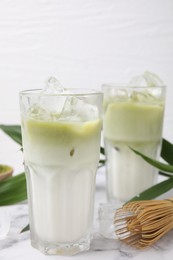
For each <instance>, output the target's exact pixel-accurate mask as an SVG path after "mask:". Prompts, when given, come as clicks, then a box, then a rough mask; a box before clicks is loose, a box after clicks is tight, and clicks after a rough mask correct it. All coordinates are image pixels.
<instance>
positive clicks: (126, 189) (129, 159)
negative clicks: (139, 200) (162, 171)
mask: <svg viewBox="0 0 173 260" xmlns="http://www.w3.org/2000/svg"><path fill="white" fill-rule="evenodd" d="M103 92H104V116H103V129H104V142H105V150H106V157H107V163H106V174H107V197H108V200H109V201H114V200H116V199H118V200H120V201H127V200H129V199H131V198H132V197H133V196H136V195H138V194H139V193H140V192H142V191H144V190H145V189H147V188H149V187H150V186H152V185H153V184H155V183H156V181H157V175H158V171H157V169H155V168H154V167H152V166H150V165H149V164H148V163H146V162H145V161H144V160H143V159H142V158H141V157H139V156H138V155H136V154H135V153H134V152H133V151H132V150H131V148H133V149H135V150H137V151H139V152H141V153H143V154H145V155H147V156H149V157H151V158H153V159H158V157H159V155H160V150H161V139H162V126H163V115H164V99H165V88H164V87H162V86H158V87H157V86H151V87H148V86H144V87H142V86H124V87H123V86H121V87H119V86H116V85H114V84H112V85H111V84H110V85H104V86H103Z"/></svg>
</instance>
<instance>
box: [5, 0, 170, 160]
mask: <svg viewBox="0 0 173 260" xmlns="http://www.w3.org/2000/svg"><path fill="white" fill-rule="evenodd" d="M144 70H149V71H152V72H155V73H156V74H158V75H159V76H160V77H161V78H162V79H163V81H164V82H165V84H166V85H167V100H166V111H165V125H164V136H165V137H166V138H167V139H169V140H170V141H172V142H173V0H0V90H1V94H0V123H4V124H11V123H19V122H20V117H19V105H18V92H19V91H20V90H24V89H28V88H38V87H43V86H44V82H45V80H46V79H47V78H48V77H49V76H50V75H54V76H56V77H57V78H58V79H59V80H60V81H61V82H62V84H63V85H65V86H66V87H81V88H84V87H87V88H98V89H100V86H101V84H102V83H105V82H113V81H115V82H120V81H122V80H123V81H124V80H129V79H130V78H131V77H132V76H135V75H137V74H141V73H142V72H143V71H144ZM0 139H1V140H0V145H1V146H0V151H1V158H0V162H2V161H3V162H4V161H7V160H8V158H7V157H6V156H5V155H4V151H5V150H4V149H7V148H4V146H5V147H8V145H7V143H8V141H9V140H8V138H7V137H5V135H3V134H2V133H0ZM9 143H10V145H11V140H10V141H9ZM2 147H3V149H2ZM11 147H12V146H10V149H11V150H10V151H9V147H8V153H14V151H16V147H14V148H11ZM13 149H14V151H13ZM10 160H11V163H15V161H16V159H15V158H13V159H10Z"/></svg>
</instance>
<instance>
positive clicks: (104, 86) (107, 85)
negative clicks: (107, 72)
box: [102, 83, 166, 90]
mask: <svg viewBox="0 0 173 260" xmlns="http://www.w3.org/2000/svg"><path fill="white" fill-rule="evenodd" d="M111 88H112V89H117V90H118V89H152V90H154V89H166V85H160V86H159V85H158V86H139V85H128V83H127V85H126V84H124V83H123V84H121V83H104V84H102V90H105V89H111Z"/></svg>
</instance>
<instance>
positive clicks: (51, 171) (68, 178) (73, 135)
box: [21, 91, 102, 255]
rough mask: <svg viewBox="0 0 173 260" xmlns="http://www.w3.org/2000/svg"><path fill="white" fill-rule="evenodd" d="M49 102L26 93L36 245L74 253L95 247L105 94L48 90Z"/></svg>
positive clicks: (24, 122) (28, 163)
mask: <svg viewBox="0 0 173 260" xmlns="http://www.w3.org/2000/svg"><path fill="white" fill-rule="evenodd" d="M43 101H44V104H43V105H42V104H41V105H40V103H39V102H40V97H39V94H38V92H36V91H33V92H30V91H29V92H25V91H24V92H22V93H21V114H22V115H21V117H22V138H23V149H24V160H25V171H26V177H27V187H28V199H29V213H30V228H31V244H32V245H33V246H34V247H35V248H37V249H39V250H41V251H42V252H43V253H45V254H64V255H73V254H76V253H78V252H80V251H84V250H88V249H89V246H90V233H91V227H92V222H93V208H94V191H95V176H96V170H97V165H98V161H99V149H100V132H101V104H102V94H101V93H96V92H89V93H82V91H81V93H80V92H78V93H77V94H56V95H49V94H48V95H44V96H43ZM52 104H55V108H56V111H54V110H53V109H52V106H53V105H52ZM62 104H63V105H62ZM69 104H70V105H69ZM43 107H44V108H43ZM79 108H80V109H79ZM59 111H60V112H59Z"/></svg>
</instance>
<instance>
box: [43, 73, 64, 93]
mask: <svg viewBox="0 0 173 260" xmlns="http://www.w3.org/2000/svg"><path fill="white" fill-rule="evenodd" d="M63 92H65V89H64V87H63V86H62V85H61V83H60V82H59V81H58V80H57V79H56V78H55V77H50V78H49V79H48V80H47V82H46V86H45V87H44V89H43V90H42V91H41V93H40V96H42V95H49V94H50V95H51V94H61V93H63Z"/></svg>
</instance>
